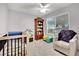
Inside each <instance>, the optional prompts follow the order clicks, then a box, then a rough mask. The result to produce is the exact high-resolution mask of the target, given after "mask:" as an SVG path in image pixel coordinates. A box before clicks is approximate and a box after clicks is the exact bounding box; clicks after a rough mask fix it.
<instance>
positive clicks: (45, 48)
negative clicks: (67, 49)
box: [27, 40, 64, 56]
mask: <svg viewBox="0 0 79 59" xmlns="http://www.w3.org/2000/svg"><path fill="white" fill-rule="evenodd" d="M27 53H28V55H29V56H64V55H62V54H60V53H59V52H57V51H55V50H53V42H52V43H46V42H44V41H43V40H37V41H36V40H35V41H33V42H31V43H28V44H27Z"/></svg>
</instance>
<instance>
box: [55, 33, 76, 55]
mask: <svg viewBox="0 0 79 59" xmlns="http://www.w3.org/2000/svg"><path fill="white" fill-rule="evenodd" d="M76 43H77V34H76V35H75V36H74V37H73V38H72V39H71V40H69V42H65V41H63V40H57V39H56V41H54V42H53V48H54V49H55V50H57V51H59V52H62V53H63V54H65V55H68V56H74V55H75V53H76Z"/></svg>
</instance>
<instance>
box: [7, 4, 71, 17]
mask: <svg viewBox="0 0 79 59" xmlns="http://www.w3.org/2000/svg"><path fill="white" fill-rule="evenodd" d="M48 4H49V6H48V7H47V8H48V9H49V10H50V11H47V12H46V13H45V14H44V13H41V12H40V9H41V8H40V3H9V4H8V8H9V9H10V10H14V11H18V12H23V13H27V14H30V15H35V16H44V15H46V14H48V13H51V12H54V11H55V10H57V9H59V8H62V7H65V6H68V5H70V3H48Z"/></svg>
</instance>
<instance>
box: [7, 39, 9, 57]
mask: <svg viewBox="0 0 79 59" xmlns="http://www.w3.org/2000/svg"><path fill="white" fill-rule="evenodd" d="M8 53H9V40H7V56H9V54H8Z"/></svg>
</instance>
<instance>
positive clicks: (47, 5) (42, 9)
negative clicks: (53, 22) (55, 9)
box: [40, 3, 50, 14]
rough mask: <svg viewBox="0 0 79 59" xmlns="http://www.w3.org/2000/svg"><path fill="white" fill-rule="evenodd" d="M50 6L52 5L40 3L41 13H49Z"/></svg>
mask: <svg viewBox="0 0 79 59" xmlns="http://www.w3.org/2000/svg"><path fill="white" fill-rule="evenodd" d="M49 6H50V4H48V3H40V8H41V9H40V12H41V13H44V14H45V13H46V12H47V11H49V10H50V9H48V7H49Z"/></svg>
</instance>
